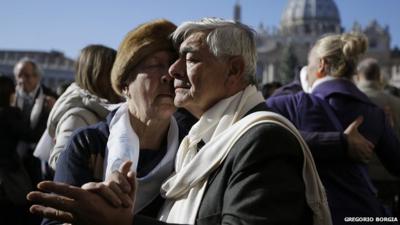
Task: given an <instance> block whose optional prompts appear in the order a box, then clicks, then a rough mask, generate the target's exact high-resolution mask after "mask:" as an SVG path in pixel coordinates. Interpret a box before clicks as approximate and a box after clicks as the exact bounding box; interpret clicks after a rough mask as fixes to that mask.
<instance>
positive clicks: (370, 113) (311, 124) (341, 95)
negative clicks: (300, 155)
mask: <svg viewBox="0 0 400 225" xmlns="http://www.w3.org/2000/svg"><path fill="white" fill-rule="evenodd" d="M317 96H319V97H317ZM321 101H325V102H326V103H328V104H329V105H328V106H329V107H331V109H332V110H333V113H334V114H332V115H335V116H336V118H337V119H338V120H339V123H340V125H341V127H344V128H345V127H347V126H348V125H349V124H350V123H351V122H353V121H354V120H355V119H356V118H357V117H358V116H360V115H362V116H364V122H363V124H361V126H360V127H359V131H360V133H361V134H362V135H363V136H365V137H366V138H367V139H368V140H370V141H371V142H372V143H373V144H374V145H375V152H376V154H377V155H378V157H379V158H380V159H381V161H382V163H383V164H384V165H385V167H386V168H387V169H388V170H389V171H391V172H392V173H393V174H395V175H397V176H398V175H400V164H399V163H398V162H399V161H400V143H399V141H398V140H397V139H396V137H395V134H394V132H393V130H392V129H391V128H390V125H389V124H388V121H387V120H386V117H385V114H384V112H383V111H382V110H381V109H379V108H378V107H376V106H375V105H374V104H372V103H371V102H370V101H369V99H368V98H367V97H366V96H365V95H364V94H363V93H362V92H360V91H359V90H358V89H357V87H356V86H355V85H354V84H353V83H351V82H350V81H347V80H344V79H337V80H331V81H327V82H324V83H321V84H320V85H319V86H317V87H316V88H315V90H313V92H312V94H305V93H304V92H300V93H298V94H296V95H291V96H280V97H276V98H270V99H268V100H267V105H268V106H269V107H270V108H271V109H272V110H273V111H275V112H277V113H280V114H281V115H283V116H285V117H286V118H288V119H289V120H290V121H291V122H292V123H294V124H295V126H296V127H297V128H298V129H300V130H303V131H310V132H312V131H314V132H331V131H340V132H342V131H343V130H338V129H337V128H336V126H335V125H334V122H333V121H334V119H333V118H332V116H329V115H328V113H326V111H325V110H324V108H323V106H322V104H321ZM312 154H313V156H314V158H315V160H316V165H317V169H318V172H319V174H320V177H321V180H322V182H323V184H324V185H325V188H326V189H327V195H328V202H329V206H330V209H331V212H332V217H333V222H334V224H345V221H344V217H348V216H372V217H375V216H387V215H388V214H387V213H386V212H385V210H384V209H383V207H382V206H381V204H380V203H379V201H378V199H377V198H376V196H375V194H376V193H375V190H374V187H373V186H372V183H371V181H370V178H369V177H368V174H367V171H366V165H365V164H362V163H357V162H354V161H352V160H351V159H349V158H348V157H347V154H346V152H344V151H342V150H340V151H336V152H335V151H333V149H331V151H321V150H320V149H312Z"/></svg>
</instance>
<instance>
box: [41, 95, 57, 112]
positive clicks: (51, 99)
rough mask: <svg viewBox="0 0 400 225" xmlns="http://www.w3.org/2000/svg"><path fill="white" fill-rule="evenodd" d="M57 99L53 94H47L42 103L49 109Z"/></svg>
mask: <svg viewBox="0 0 400 225" xmlns="http://www.w3.org/2000/svg"><path fill="white" fill-rule="evenodd" d="M56 101H57V99H55V98H54V97H53V96H48V95H46V97H45V98H44V105H45V107H46V108H47V109H49V110H51V109H52V108H53V106H54V104H55V103H56Z"/></svg>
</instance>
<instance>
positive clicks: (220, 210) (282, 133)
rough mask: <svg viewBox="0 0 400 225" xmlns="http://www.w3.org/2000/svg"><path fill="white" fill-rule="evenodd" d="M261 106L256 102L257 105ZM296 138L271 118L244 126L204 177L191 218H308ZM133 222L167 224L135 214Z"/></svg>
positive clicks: (199, 220) (221, 221)
mask: <svg viewBox="0 0 400 225" xmlns="http://www.w3.org/2000/svg"><path fill="white" fill-rule="evenodd" d="M260 110H266V107H265V106H264V105H263V104H262V105H258V106H257V109H256V110H252V111H260ZM303 160H304V159H303V153H302V149H301V147H300V144H299V143H298V141H297V139H296V138H295V137H294V136H293V135H292V134H291V133H290V132H289V131H287V130H286V129H284V128H282V127H280V126H278V125H275V124H268V123H267V124H260V125H257V126H255V127H253V128H251V129H250V130H248V131H247V132H246V133H245V134H244V135H243V136H242V137H241V138H240V139H239V140H238V141H237V142H236V144H234V146H233V147H232V149H231V151H230V152H229V154H228V156H227V158H226V159H225V161H224V163H223V164H222V165H221V166H220V167H219V168H218V169H217V170H216V171H215V172H214V173H213V174H211V176H210V177H209V180H208V184H207V187H206V191H205V193H204V196H203V199H202V202H201V204H200V208H199V211H198V215H197V217H196V224H204V225H205V224H207V225H211V224H252V225H253V224H260V225H261V224H262V225H267V224H291V225H295V224H312V213H311V210H310V209H309V207H308V205H307V203H306V198H305V187H304V182H303V178H302V168H303ZM134 224H136V225H144V224H166V223H163V222H160V221H156V220H154V219H151V218H148V217H144V216H140V215H138V216H136V217H135V218H134Z"/></svg>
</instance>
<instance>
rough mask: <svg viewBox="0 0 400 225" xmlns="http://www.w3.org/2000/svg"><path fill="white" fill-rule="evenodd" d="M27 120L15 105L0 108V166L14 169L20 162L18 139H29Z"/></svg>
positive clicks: (30, 135) (30, 132)
mask: <svg viewBox="0 0 400 225" xmlns="http://www.w3.org/2000/svg"><path fill="white" fill-rule="evenodd" d="M32 139H33V135H32V131H31V129H30V128H29V122H28V121H27V120H24V118H23V116H22V112H21V110H20V109H18V108H16V107H1V108H0V146H1V147H0V149H1V150H0V168H1V169H15V168H16V167H18V165H19V164H20V162H19V157H18V154H17V144H18V142H19V141H21V140H24V141H31V140H32Z"/></svg>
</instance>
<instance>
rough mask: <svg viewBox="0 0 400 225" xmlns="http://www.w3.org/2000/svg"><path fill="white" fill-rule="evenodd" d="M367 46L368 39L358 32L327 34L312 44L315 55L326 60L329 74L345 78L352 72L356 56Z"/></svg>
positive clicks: (354, 67)
mask: <svg viewBox="0 0 400 225" xmlns="http://www.w3.org/2000/svg"><path fill="white" fill-rule="evenodd" d="M367 48H368V40H367V38H366V37H365V35H363V34H360V33H344V34H338V35H328V36H325V37H323V38H321V39H319V40H318V41H317V43H316V44H315V46H314V49H315V52H316V53H317V55H318V56H319V57H320V58H322V59H324V60H325V61H326V63H327V66H328V73H329V75H331V76H333V77H346V78H350V77H351V76H352V75H353V74H354V72H355V69H356V65H357V62H358V58H359V56H360V55H361V54H363V53H365V51H366V50H367Z"/></svg>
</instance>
